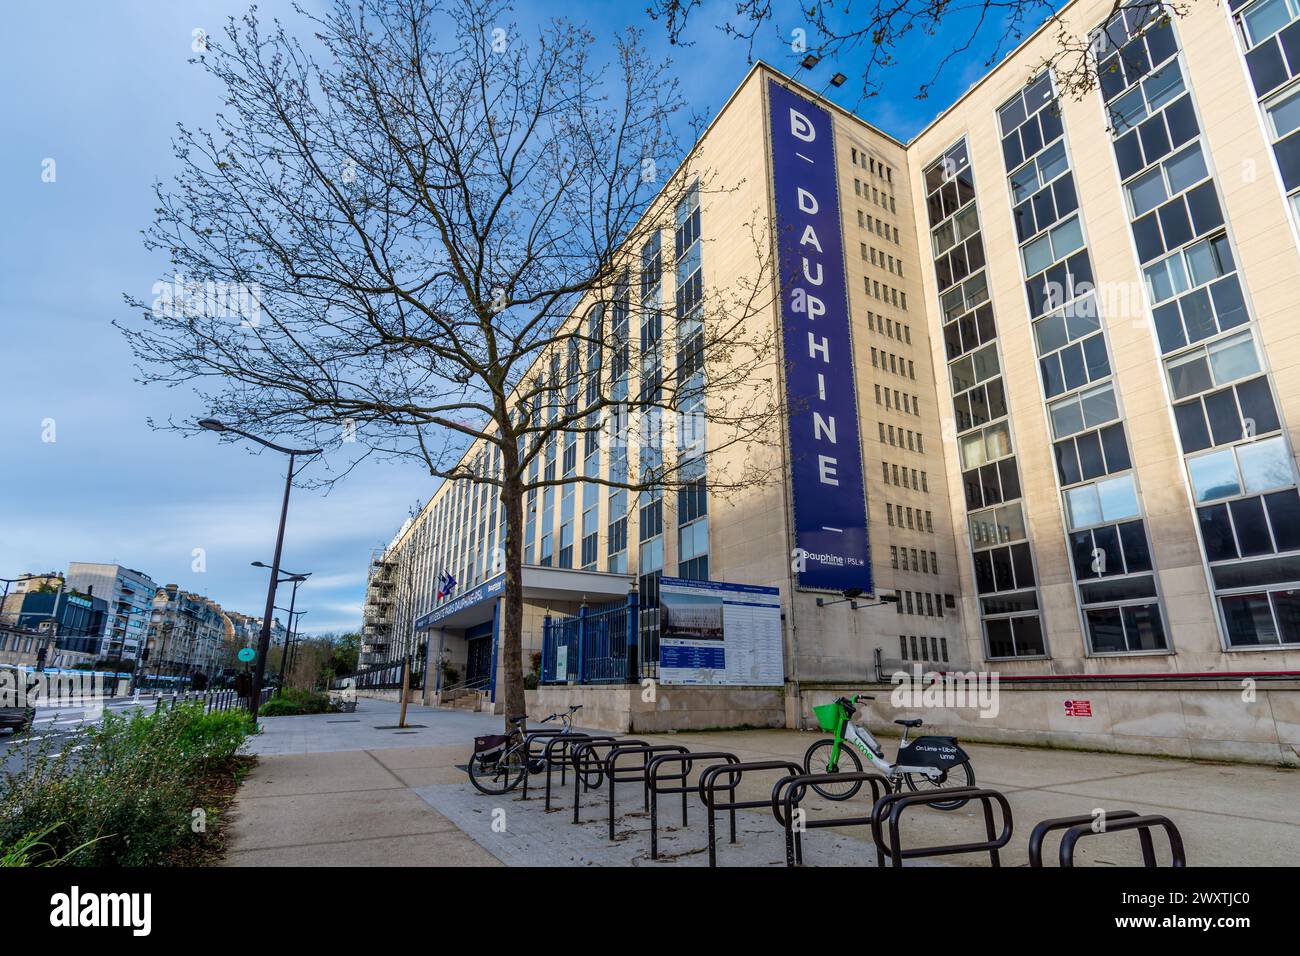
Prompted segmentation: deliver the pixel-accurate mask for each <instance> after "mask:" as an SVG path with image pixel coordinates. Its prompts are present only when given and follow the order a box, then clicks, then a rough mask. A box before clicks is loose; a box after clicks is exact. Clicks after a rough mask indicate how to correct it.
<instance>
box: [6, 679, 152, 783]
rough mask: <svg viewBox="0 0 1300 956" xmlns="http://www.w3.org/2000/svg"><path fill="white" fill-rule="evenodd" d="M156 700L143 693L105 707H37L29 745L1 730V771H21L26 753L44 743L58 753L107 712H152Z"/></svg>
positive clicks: (113, 700) (107, 704)
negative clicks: (135, 710) (67, 742)
mask: <svg viewBox="0 0 1300 956" xmlns="http://www.w3.org/2000/svg"><path fill="white" fill-rule="evenodd" d="M156 701H157V695H155V694H141V695H140V697H139V698H135V697H113V698H110V699H108V700H107V701H104V702H103V705H102V707H37V708H36V720H35V722H34V723H33V726H32V730H33V734H32V735H31V737H28V738H26V742H25V743H24V742H23V740H22V738H20V737H19V736H18V735H16V734H14V733H13V732H11V731H3V730H0V769H2V770H3V772H4V773H14V772H16V771H17V770H20V769H21V768H22V765H23V753H24V750H25V749H29V748H35V747H37V746H39V745H40V743H43V742H47V741H48V742H49V744H50V745H51V749H52V752H54V753H57V752H58V751H60V750H62V748H63V747H64V746H65V745H66V741H67V740H68V739H69V738H71V736H72V734H73V733H75V732H76V731H77V730H78V729H79V728H81V727H84V726H89V725H94V724H98V723H99V722H100V721H101V720H103V718H104V714H105V713H107V712H112V713H119V714H120V713H124V712H128V711H131V710H133V709H135V708H137V707H143V708H150V709H152V708H153V707H154V706H155V704H156Z"/></svg>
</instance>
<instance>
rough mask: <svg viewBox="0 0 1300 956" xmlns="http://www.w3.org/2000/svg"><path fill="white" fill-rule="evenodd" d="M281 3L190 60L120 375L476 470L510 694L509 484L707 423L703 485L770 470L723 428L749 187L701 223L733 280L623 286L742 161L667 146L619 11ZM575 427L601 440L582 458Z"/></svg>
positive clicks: (666, 112)
mask: <svg viewBox="0 0 1300 956" xmlns="http://www.w3.org/2000/svg"><path fill="white" fill-rule="evenodd" d="M298 12H299V14H300V15H301V16H303V17H304V18H305V19H306V20H307V21H308V22H309V23H310V24H311V27H312V30H313V31H314V36H313V37H312V38H310V39H308V40H304V39H299V38H296V37H294V36H293V35H291V34H290V33H289V32H288V31H287V30H286V29H285V28H284V27H283V26H282V25H281V24H279V23H278V22H277V23H275V24H273V25H271V28H270V29H265V28H264V25H263V24H262V23H260V22H259V20H258V18H257V16H256V13H255V11H252V10H250V12H249V13H248V14H247V15H245V16H244V17H242V18H241V19H239V20H237V21H236V20H233V19H232V20H231V22H230V23H229V24H228V25H227V27H226V29H225V31H224V38H223V39H220V40H210V41H209V48H208V49H207V50H206V51H205V52H204V53H203V55H202V56H201V57H199V58H198V62H200V63H201V64H202V66H203V68H204V69H206V70H207V72H208V73H210V74H211V75H212V76H213V77H214V78H215V79H216V80H218V81H219V82H220V84H221V85H222V87H223V88H224V91H225V109H224V111H223V112H222V113H220V114H219V116H218V119H217V122H216V127H215V129H212V130H210V131H205V130H191V129H189V128H186V127H185V126H181V127H179V132H178V135H177V138H176V141H175V144H174V149H175V153H176V156H177V158H178V160H179V163H180V172H179V174H178V176H177V177H176V179H175V181H174V182H173V183H170V184H167V185H163V184H160V185H159V186H158V188H157V203H158V205H157V209H156V210H155V216H154V222H153V225H152V226H151V227H150V228H149V229H148V230H147V231H146V244H147V246H148V247H149V248H150V249H152V250H158V251H163V252H166V253H167V254H168V256H169V258H170V262H171V266H172V268H173V269H174V270H175V272H176V275H177V276H178V277H183V279H182V278H177V279H176V280H175V282H174V287H166V286H164V287H163V292H162V294H161V295H160V296H158V298H156V299H155V300H154V301H153V302H149V303H146V302H144V301H142V300H139V299H133V298H130V297H128V303H129V304H130V305H131V306H132V307H133V308H134V309H135V310H138V312H139V316H140V320H139V321H138V322H135V321H132V322H127V323H123V331H124V332H125V333H126V334H127V335H128V337H129V339H130V342H131V345H132V347H133V349H134V351H135V354H136V356H137V359H138V362H139V367H140V369H141V376H142V380H143V381H145V382H146V383H155V384H163V385H178V384H181V383H186V384H189V385H191V386H193V387H195V388H196V389H197V390H198V392H199V394H200V395H201V397H202V398H203V400H204V401H205V402H206V404H207V406H208V407H209V409H210V410H211V413H212V414H213V415H215V416H216V417H219V418H222V419H226V420H228V421H229V422H230V423H232V424H237V425H238V426H239V427H241V428H244V429H247V430H256V431H260V432H262V433H264V434H278V435H286V436H292V437H294V438H300V439H304V440H307V441H309V442H311V443H313V444H315V445H318V446H321V447H327V448H333V449H336V450H337V449H342V448H343V446H345V445H348V444H349V443H351V442H355V443H356V445H355V446H353V447H354V448H358V449H360V450H361V454H360V457H366V456H378V457H381V458H388V459H399V460H408V461H409V460H414V461H417V462H419V463H420V464H421V465H422V466H423V467H425V468H427V469H428V471H429V473H430V474H431V475H432V476H435V477H437V478H442V479H446V480H450V481H467V482H475V483H478V484H487V485H490V486H491V487H492V488H493V489H495V492H496V493H497V494H498V495H499V497H500V502H501V505H502V507H503V509H504V514H505V539H504V553H503V554H502V555H500V559H501V560H500V561H499V562H497V563H499V564H500V565H501V566H502V567H503V570H504V573H505V581H506V584H505V596H504V600H505V614H504V626H503V631H502V635H503V647H502V659H503V666H504V672H505V686H504V703H505V706H506V708H507V712H508V713H523V707H524V697H523V686H522V664H521V646H520V638H521V626H522V583H521V581H522V578H521V566H522V563H523V549H522V538H523V532H524V511H523V506H524V499H525V496H526V495H528V494H529V493H530V492H535V491H536V490H537V489H544V488H546V487H548V486H558V485H564V484H571V483H577V482H594V483H597V484H600V485H605V486H608V487H611V488H625V489H628V490H629V491H632V492H639V491H645V490H648V489H651V488H659V489H671V488H674V487H679V486H681V487H685V486H689V485H690V483H692V482H696V481H698V479H699V478H700V476H701V474H702V462H703V451H704V450H705V447H707V450H708V453H709V463H710V464H709V468H708V483H709V488H710V492H718V493H724V494H725V493H726V492H727V491H728V490H730V489H735V488H742V487H751V486H753V485H754V484H755V483H756V482H761V481H765V480H767V479H768V478H770V477H771V476H772V474H773V473H774V466H773V465H771V464H770V462H772V461H774V460H775V457H776V456H773V455H765V454H761V453H758V452H757V451H755V452H754V453H753V454H749V453H747V452H745V451H744V450H743V447H742V446H754V447H755V448H760V447H764V446H769V445H770V444H771V443H773V442H777V441H779V429H778V428H777V427H776V425H775V423H776V422H777V421H778V420H779V418H778V416H779V415H780V414H781V409H780V397H779V395H778V394H777V389H775V388H774V384H773V383H774V382H775V379H776V376H777V371H778V369H777V364H776V354H777V353H776V350H775V331H774V329H773V324H772V322H771V321H770V318H769V317H770V315H771V312H770V308H771V302H772V299H773V297H774V295H775V292H774V282H773V278H772V275H771V267H770V261H769V260H770V235H769V233H768V232H767V231H766V230H767V226H766V222H765V219H764V217H765V216H766V212H764V213H763V214H762V216H760V215H759V213H758V211H755V218H754V220H753V228H752V234H751V235H750V236H748V237H745V236H729V237H727V241H728V242H730V243H736V242H745V241H752V242H753V243H754V270H753V274H752V275H751V276H749V277H747V278H745V279H744V280H742V281H741V282H739V283H736V284H731V285H729V287H728V288H727V289H725V290H715V291H711V292H710V293H709V294H707V295H702V296H701V295H700V292H701V290H700V289H699V288H698V286H697V287H694V288H693V287H692V285H691V283H689V282H688V283H686V284H685V285H684V286H683V287H681V288H679V289H678V294H677V298H676V301H675V302H665V301H661V298H662V297H660V296H658V295H652V294H649V293H648V292H647V293H646V294H644V295H643V291H644V290H647V289H650V288H651V287H652V286H651V283H650V282H649V280H650V279H652V278H655V277H654V276H652V275H648V274H647V275H643V272H644V271H645V270H643V269H642V268H641V267H640V266H639V265H638V260H639V258H640V256H641V253H642V252H643V250H644V249H649V248H653V245H654V243H657V242H663V243H665V247H666V248H665V255H664V258H665V259H666V260H667V261H668V262H669V263H671V262H672V261H673V258H672V256H671V247H672V242H673V230H674V229H676V230H678V231H679V232H680V231H681V230H686V231H687V232H689V231H690V230H691V229H692V228H694V229H695V230H696V232H698V222H699V219H698V216H699V213H698V209H696V207H695V205H694V204H695V203H697V202H699V201H701V197H703V200H704V201H705V202H707V200H708V197H710V196H712V195H717V194H718V193H721V192H724V191H727V190H731V189H735V188H736V187H737V185H738V184H735V183H718V182H715V181H714V178H715V177H712V176H711V175H710V174H709V173H708V171H707V170H700V169H698V168H697V167H698V159H699V157H698V155H697V154H696V153H694V152H693V151H692V147H690V146H688V147H686V148H685V149H683V148H681V147H679V145H678V139H677V135H678V134H677V131H676V130H675V126H676V125H680V124H681V123H682V122H684V121H683V120H681V114H682V111H683V103H682V100H681V98H680V96H679V94H678V91H677V86H676V83H675V81H674V80H673V79H672V76H673V71H672V70H671V69H670V68H669V67H668V65H667V64H662V63H657V62H654V61H652V60H651V59H650V58H648V57H647V55H646V53H645V51H644V50H643V48H642V46H641V38H640V36H639V35H638V34H637V33H636V32H635V31H631V30H629V31H627V32H626V33H624V34H622V35H621V36H619V37H618V38H617V39H616V40H615V41H614V43H613V45H612V49H613V53H612V55H611V57H610V61H611V62H609V63H608V64H601V63H598V62H596V61H597V57H598V54H599V50H600V45H599V44H598V43H597V39H596V37H594V36H593V35H592V34H591V33H589V32H588V31H587V30H585V29H584V28H582V27H580V26H576V25H574V24H572V23H569V22H566V21H562V20H556V21H552V22H550V23H548V24H546V25H544V26H542V27H540V28H539V29H538V30H537V31H536V33H535V35H534V36H532V37H531V38H530V39H527V40H526V39H525V38H524V36H523V35H522V33H521V31H520V29H519V28H518V27H517V26H515V25H514V24H513V23H512V22H511V21H510V14H511V11H510V9H509V7H508V5H507V4H505V3H501V2H497V0H356V2H348V0H338V2H337V3H336V5H335V6H334V8H333V9H332V11H331V12H330V13H328V14H326V15H323V16H320V17H312V16H309V15H308V14H306V13H304V12H303V11H301V10H299V11H298ZM691 142H693V138H692V140H691ZM673 171H675V172H673ZM665 173H671V174H670V175H665ZM692 209H695V211H694V212H693V213H692ZM692 219H693V222H692ZM651 261H652V260H651V259H650V258H649V257H647V262H651ZM646 268H647V269H653V268H655V267H653V266H647V267H646ZM159 288H160V287H159V286H156V287H155V294H157V292H158V289H159ZM654 288H657V287H654ZM232 290H233V291H232ZM249 290H251V291H249ZM214 300H215V301H216V305H214ZM232 301H234V302H236V303H237V304H238V305H239V306H241V307H240V308H234V309H232V308H229V307H228V306H229V304H230V302H232ZM759 315H763V316H764V319H763V320H761V321H757V320H756V317H757V316H759ZM661 330H662V333H663V334H662V338H661V337H660V335H659V332H660V331H661ZM638 332H639V333H640V335H638ZM640 345H645V348H644V349H642V348H640V347H639V346H640ZM704 383H707V386H708V397H707V401H706V400H704V393H703V385H704ZM164 427H169V428H174V429H179V430H188V429H191V428H193V425H192V424H189V423H177V422H169V423H167V425H166V426H164ZM579 441H581V442H582V443H583V444H584V446H587V445H589V444H590V443H593V442H594V443H598V444H600V445H602V446H604V447H606V448H608V449H609V456H610V457H611V458H613V457H617V458H618V459H619V461H620V462H623V463H624V464H623V465H621V466H620V467H618V468H614V467H611V468H609V469H608V470H607V471H603V472H601V473H600V474H596V475H593V474H586V473H584V471H583V469H581V468H575V467H574V465H573V462H572V461H569V460H567V459H568V457H569V455H568V454H566V453H568V452H569V450H570V448H571V447H573V446H574V445H575V443H576V442H579ZM660 447H662V449H663V451H662V453H660V452H659V451H658V449H659V448H660ZM557 448H558V449H559V453H558V454H557ZM729 448H735V449H736V451H735V452H734V453H728V454H726V455H719V452H722V451H724V450H726V449H729ZM357 457H358V456H357V455H355V454H354V455H352V456H351V458H352V459H353V460H355V459H356V458H357ZM723 459H726V461H727V462H730V463H731V464H730V465H729V466H727V467H724V466H723V464H722V460H723ZM579 460H580V459H579ZM343 473H346V469H342V470H340V469H335V471H334V472H332V474H334V476H335V477H334V478H333V479H331V480H337V478H338V477H341V475H342V474H343Z"/></svg>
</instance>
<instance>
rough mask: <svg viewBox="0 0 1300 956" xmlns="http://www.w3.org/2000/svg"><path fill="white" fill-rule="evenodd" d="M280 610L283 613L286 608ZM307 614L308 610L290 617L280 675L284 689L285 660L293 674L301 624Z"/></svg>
mask: <svg viewBox="0 0 1300 956" xmlns="http://www.w3.org/2000/svg"><path fill="white" fill-rule="evenodd" d="M280 610H282V611H283V610H284V608H280ZM306 613H307V612H306V610H302V611H295V612H293V613H291V614H290V615H289V633H288V634H287V635H286V636H285V639H284V644H285V647H284V652H285V657H284V658H282V659H281V661H280V674H281V678H280V686H282V687H283V686H284V677H283V674H284V670H285V666H286V665H285V660H288V662H289V663H288V668H289V671H290V673H292V672H293V661H294V657H295V656H296V654H297V650H298V631H299V629H300V622H301V621H302V618H303V615H304V614H306Z"/></svg>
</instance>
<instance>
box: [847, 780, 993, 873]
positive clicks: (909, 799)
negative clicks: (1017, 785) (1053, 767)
mask: <svg viewBox="0 0 1300 956" xmlns="http://www.w3.org/2000/svg"><path fill="white" fill-rule="evenodd" d="M955 797H960V798H961V799H963V800H978V801H979V802H980V804H981V805H982V806H983V808H984V829H985V832H986V833H987V834H988V839H987V840H984V841H982V842H979V843H952V844H942V843H940V844H936V845H935V846H924V847H916V848H914V849H911V850H904V849H903V848H902V846H901V843H900V837H899V832H898V824H899V821H900V820H901V819H902V816H903V811H904V810H906V809H908V808H909V807H917V806H921V807H928V806H933V805H934V804H936V803H946V802H947V801H949V800H952V799H953V798H955ZM994 803H997V804H998V805H999V806H1001V807H1002V833H1001V834H999V835H998V836H994V826H993V804H994ZM886 815H888V817H889V843H888V844H886V843H885V840H884V838H883V836H882V834H881V827H882V824H883V822H884V818H885V816H886ZM1011 829H1012V822H1011V805H1010V804H1008V803H1007V798H1006V797H1004V796H1003V795H1002V794H1001V793H999V792H998V791H996V790H984V789H981V788H979V787H946V788H944V789H942V790H934V791H931V792H929V793H890V794H886V795H885V796H883V797H881V798H880V799H879V800H877V801H876V803H875V805H874V806H873V807H872V808H871V837H872V839H873V840H875V842H876V866H878V867H883V866H884V865H885V857H886V856H888V857H889V859H890V861H891V864H892V865H893V866H902V865H903V861H904V860H913V859H917V858H918V857H924V856H951V855H953V854H956V853H988V855H989V863H990V865H992V866H999V867H1000V866H1001V865H1002V864H1001V862H1000V861H999V859H998V850H1000V849H1001V848H1002V847H1004V846H1006V845H1007V844H1008V843H1009V842H1010V841H1011Z"/></svg>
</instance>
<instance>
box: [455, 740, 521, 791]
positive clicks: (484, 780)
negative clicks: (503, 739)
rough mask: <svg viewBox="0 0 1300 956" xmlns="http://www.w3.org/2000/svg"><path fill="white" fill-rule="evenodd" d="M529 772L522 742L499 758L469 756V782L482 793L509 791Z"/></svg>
mask: <svg viewBox="0 0 1300 956" xmlns="http://www.w3.org/2000/svg"><path fill="white" fill-rule="evenodd" d="M527 773H528V760H527V757H526V756H525V754H524V748H523V745H522V744H517V745H516V746H514V747H511V748H510V749H509V750H507V751H506V752H505V753H504V754H502V755H501V758H500V759H499V760H496V761H493V762H490V763H489V762H486V761H484V760H482V759H481V758H479V757H478V756H477V755H474V756H471V757H470V758H469V782H470V783H472V784H474V788H475V789H476V790H478V791H479V792H480V793H486V794H487V795H488V796H493V797H495V796H500V795H501V794H503V793H509V792H510V791H511V790H513V789H514V788H515V787H517V786H519V784H520V783H521V782H522V781H523V779H524V775H525V774H527Z"/></svg>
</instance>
